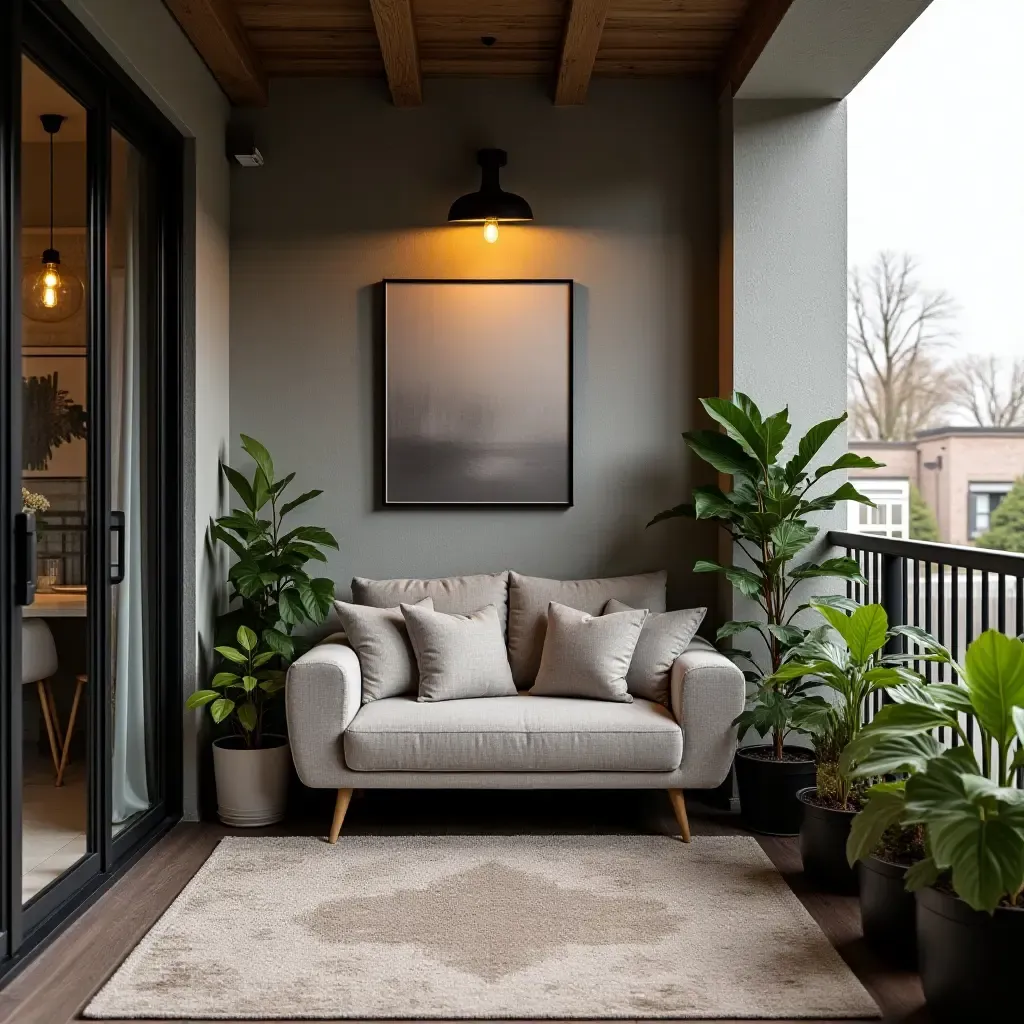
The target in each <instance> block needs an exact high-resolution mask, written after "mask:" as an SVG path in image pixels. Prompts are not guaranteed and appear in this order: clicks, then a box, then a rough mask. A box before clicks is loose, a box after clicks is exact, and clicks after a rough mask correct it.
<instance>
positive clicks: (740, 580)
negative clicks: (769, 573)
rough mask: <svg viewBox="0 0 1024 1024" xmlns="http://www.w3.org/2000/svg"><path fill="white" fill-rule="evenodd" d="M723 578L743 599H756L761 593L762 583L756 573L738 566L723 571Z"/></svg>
mask: <svg viewBox="0 0 1024 1024" xmlns="http://www.w3.org/2000/svg"><path fill="white" fill-rule="evenodd" d="M697 571H698V570H697V567H696V566H694V572H697ZM725 578H726V579H727V580H728V581H729V582H730V583H731V584H732V585H733V586H734V587H735V588H736V589H737V590H738V591H739V592H740V593H741V594H742V595H743V596H744V597H758V596H759V595H760V593H761V590H762V587H763V586H764V581H763V580H762V579H761V577H760V576H758V575H757V574H756V573H753V572H751V571H750V570H749V569H742V568H740V567H738V566H732V567H731V568H729V569H726V570H725Z"/></svg>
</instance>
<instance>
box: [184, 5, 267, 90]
mask: <svg viewBox="0 0 1024 1024" xmlns="http://www.w3.org/2000/svg"><path fill="white" fill-rule="evenodd" d="M164 3H165V4H166V5H167V9H168V10H169V11H170V12H171V14H173V15H174V17H175V19H176V20H177V22H178V24H179V25H180V26H181V27H182V29H184V31H185V35H187V36H188V37H189V39H190V40H191V41H192V45H193V46H194V47H195V48H196V50H197V51H198V53H199V56H200V57H202V58H203V60H204V61H205V62H206V66H207V67H208V68H209V69H210V71H211V72H212V74H213V77H214V78H216V79H217V82H218V83H219V85H220V87H221V88H222V89H223V90H224V93H225V94H226V95H227V97H228V99H229V100H231V102H232V103H234V104H236V105H238V106H264V105H265V104H266V102H267V78H266V75H265V74H264V73H263V69H262V68H261V67H260V63H259V61H258V60H257V59H256V55H255V54H254V53H253V51H252V47H251V46H250V45H249V39H248V37H247V36H246V34H245V29H244V28H242V24H241V22H240V21H239V20H238V14H237V13H236V12H235V7H234V4H233V3H232V2H231V0H164Z"/></svg>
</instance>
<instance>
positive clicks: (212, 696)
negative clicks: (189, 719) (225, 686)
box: [185, 684, 220, 711]
mask: <svg viewBox="0 0 1024 1024" xmlns="http://www.w3.org/2000/svg"><path fill="white" fill-rule="evenodd" d="M214 685H216V684H214ZM218 697H220V694H219V693H218V692H217V691H216V690H196V691H195V693H190V694H189V696H188V700H186V701H185V707H187V708H188V709H189V710H190V711H191V710H193V709H195V708H201V707H202V706H203V705H204V704H209V703H210V701H212V700H217V698H218Z"/></svg>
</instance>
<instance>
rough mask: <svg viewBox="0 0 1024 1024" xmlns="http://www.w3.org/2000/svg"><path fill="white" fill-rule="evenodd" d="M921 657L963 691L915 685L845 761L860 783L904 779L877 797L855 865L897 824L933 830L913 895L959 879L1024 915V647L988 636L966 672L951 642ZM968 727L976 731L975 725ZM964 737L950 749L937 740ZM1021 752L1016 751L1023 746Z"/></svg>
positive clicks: (980, 906) (859, 824) (972, 649)
mask: <svg viewBox="0 0 1024 1024" xmlns="http://www.w3.org/2000/svg"><path fill="white" fill-rule="evenodd" d="M921 646H922V647H923V649H924V650H923V652H922V654H921V655H920V656H922V657H924V658H927V659H928V660H932V661H938V662H944V663H946V664H949V665H950V666H952V669H953V671H954V672H955V673H956V674H957V675H958V676H959V677H960V679H961V681H962V682H963V686H957V685H954V684H952V683H931V684H929V685H925V686H922V685H920V684H917V683H907V682H903V683H901V684H900V685H898V686H895V687H893V688H891V689H889V691H888V693H889V696H890V698H891V699H892V701H893V703H892V704H888V705H886V706H885V707H883V708H882V709H881V710H880V711H879V712H878V714H877V715H876V716H875V718H874V720H873V721H872V722H871V723H869V724H868V725H866V726H865V727H864V729H863V730H862V731H861V733H860V736H859V737H857V739H856V740H854V742H852V743H851V744H850V745H849V746H848V747H847V748H846V750H845V751H844V753H843V759H842V765H843V768H844V770H845V771H847V772H849V773H850V775H851V776H854V777H857V776H860V777H872V776H885V775H892V774H896V775H901V776H904V777H902V778H897V779H895V780H893V781H885V782H881V783H878V784H876V785H874V786H872V788H871V789H869V790H868V794H867V795H868V801H867V804H866V806H865V807H864V809H863V810H862V811H861V812H860V814H859V815H857V817H856V818H855V819H854V823H853V827H852V829H851V832H850V840H849V843H848V844H847V855H848V858H849V860H850V863H851V864H853V863H854V862H856V861H857V860H859V859H861V858H863V857H867V856H868V855H869V854H871V853H872V852H873V851H874V850H875V848H876V847H877V845H878V842H879V840H880V839H881V837H882V834H883V833H884V832H885V830H886V829H887V828H889V827H890V826H893V825H900V824H902V825H922V826H923V827H924V833H925V849H926V853H927V856H926V857H925V859H924V860H922V861H920V862H919V863H917V864H915V865H914V866H913V867H911V868H910V869H909V870H908V871H907V888H908V889H911V890H915V889H921V888H924V887H926V886H929V885H933V884H934V883H935V882H936V881H938V880H939V879H940V877H942V876H944V875H947V874H948V876H949V878H950V880H951V882H952V885H953V889H954V890H955V892H956V893H957V895H958V896H960V897H961V899H963V900H964V901H965V902H966V903H968V904H969V905H970V906H971V907H973V908H974V909H976V910H986V911H989V912H992V911H994V910H995V908H996V907H997V906H999V904H1000V903H1001V902H1003V901H1004V900H1005V901H1009V902H1010V903H1011V904H1012V905H1015V906H1021V905H1024V900H1022V892H1024V790H1021V789H1019V788H1018V787H1017V786H1016V785H1015V784H1014V783H1015V776H1016V772H1017V769H1018V768H1021V767H1024V643H1022V642H1021V641H1020V640H1019V639H1013V638H1010V637H1007V636H1004V635H1003V634H1002V633H999V632H997V631H996V630H988V631H986V632H985V633H983V634H982V635H981V636H980V637H978V639H977V640H975V641H974V642H973V643H972V644H971V645H970V646H969V647H968V649H967V655H966V657H965V659H964V664H963V666H962V667H961V666H960V665H958V664H957V663H956V662H955V661H954V660H953V658H952V656H951V655H950V653H949V651H948V650H947V649H946V648H944V647H943V646H942V645H941V644H938V643H937V642H935V641H934V640H931V639H930V638H928V639H927V640H926V641H921ZM968 723H970V725H969V726H968ZM938 729H944V730H946V735H948V736H950V737H955V742H956V744H957V745H956V746H951V747H946V746H944V745H943V744H942V743H940V742H939V740H938V738H937V737H936V730H938ZM1015 743H1016V744H1017V746H1018V749H1017V752H1016V754H1014V753H1013V748H1014V744H1015Z"/></svg>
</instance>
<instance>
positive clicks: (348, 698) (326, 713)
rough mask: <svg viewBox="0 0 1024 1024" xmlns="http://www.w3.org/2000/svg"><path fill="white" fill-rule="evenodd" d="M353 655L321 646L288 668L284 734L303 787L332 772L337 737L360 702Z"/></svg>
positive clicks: (348, 650) (340, 646) (337, 758)
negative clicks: (287, 736) (286, 725)
mask: <svg viewBox="0 0 1024 1024" xmlns="http://www.w3.org/2000/svg"><path fill="white" fill-rule="evenodd" d="M362 693H363V685H362V676H361V675H360V672H359V659H358V658H357V657H356V652H355V651H353V650H352V648H351V647H348V646H347V645H344V644H334V643H328V644H321V645H319V646H317V647H314V648H313V649H312V650H310V651H307V652H306V653H305V654H304V655H303V656H302V657H301V658H299V660H298V661H296V662H295V664H294V665H292V667H291V668H290V669H288V680H287V686H286V688H285V708H286V711H287V714H288V735H289V739H290V742H291V748H292V759H293V760H294V762H295V770H296V771H297V772H298V773H299V778H300V779H301V780H302V781H303V783H305V785H307V786H321V785H323V783H322V782H320V781H318V780H319V779H320V778H322V777H327V776H328V775H329V773H330V772H331V771H332V770H336V768H337V764H338V762H339V761H340V760H341V759H342V751H341V737H342V734H343V733H344V732H345V730H346V729H347V728H348V727H349V725H350V724H351V723H352V719H353V718H355V716H356V712H357V711H358V710H359V706H360V704H361V703H362Z"/></svg>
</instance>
